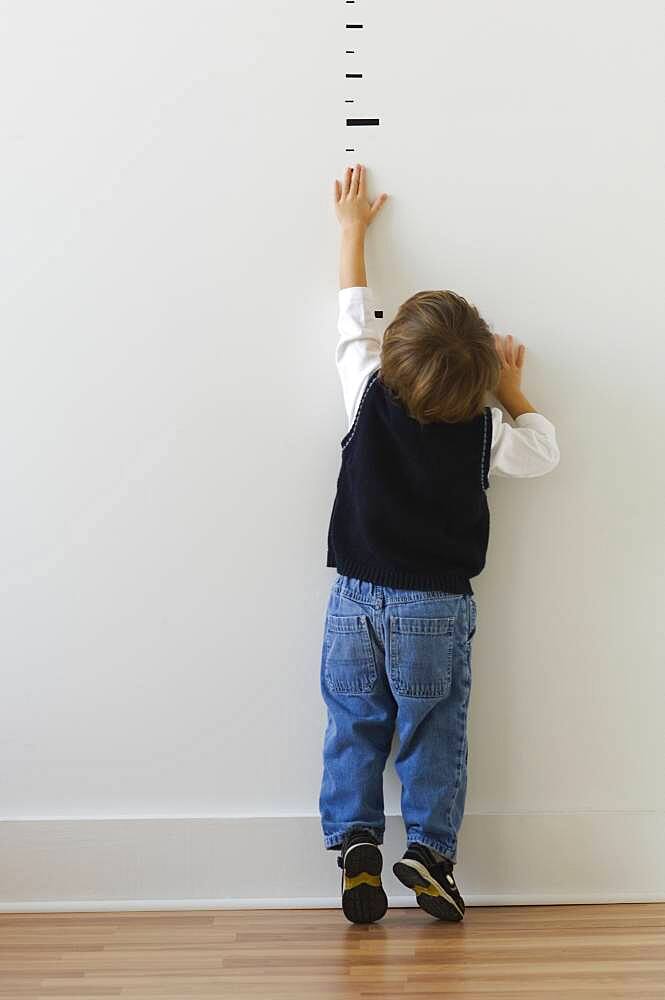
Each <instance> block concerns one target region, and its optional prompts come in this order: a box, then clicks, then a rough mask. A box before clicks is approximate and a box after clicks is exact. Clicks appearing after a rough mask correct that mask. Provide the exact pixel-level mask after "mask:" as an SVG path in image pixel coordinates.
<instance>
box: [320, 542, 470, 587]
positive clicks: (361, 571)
mask: <svg viewBox="0 0 665 1000" xmlns="http://www.w3.org/2000/svg"><path fill="white" fill-rule="evenodd" d="M326 566H330V567H332V568H333V569H336V570H337V572H338V573H340V574H341V575H342V576H352V577H355V578H356V579H357V580H367V581H368V582H369V583H377V584H379V585H380V586H383V587H394V588H395V589H397V590H442V591H445V593H447V594H473V588H472V586H471V581H470V579H469V577H468V576H464V574H462V573H454V572H444V573H418V572H412V571H408V570H402V569H394V568H389V569H379V568H377V567H376V566H370V565H368V564H367V563H364V562H363V561H362V560H359V559H339V558H337V559H336V558H335V556H334V554H333V553H332V552H330V551H328V557H327V562H326Z"/></svg>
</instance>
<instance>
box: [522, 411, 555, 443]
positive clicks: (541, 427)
mask: <svg viewBox="0 0 665 1000" xmlns="http://www.w3.org/2000/svg"><path fill="white" fill-rule="evenodd" d="M515 424H516V426H517V427H531V428H533V430H534V431H542V433H543V434H546V435H547V437H549V438H552V439H553V440H554V438H555V437H556V429H555V427H554V424H553V423H552V421H551V420H548V419H547V417H545V416H543V414H542V413H520V415H519V417H515Z"/></svg>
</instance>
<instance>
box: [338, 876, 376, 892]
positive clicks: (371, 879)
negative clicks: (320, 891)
mask: <svg viewBox="0 0 665 1000" xmlns="http://www.w3.org/2000/svg"><path fill="white" fill-rule="evenodd" d="M357 885H374V886H376V887H377V888H378V887H379V886H380V885H381V879H380V878H379V876H378V875H370V874H369V872H360V874H359V875H353V876H352V877H349V876H348V875H345V876H344V891H346V890H347V889H355V887H356V886H357Z"/></svg>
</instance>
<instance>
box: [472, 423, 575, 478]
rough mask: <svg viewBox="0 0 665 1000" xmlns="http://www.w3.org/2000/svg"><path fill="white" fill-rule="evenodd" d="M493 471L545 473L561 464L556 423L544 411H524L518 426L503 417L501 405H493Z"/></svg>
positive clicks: (528, 474)
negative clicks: (507, 421)
mask: <svg viewBox="0 0 665 1000" xmlns="http://www.w3.org/2000/svg"><path fill="white" fill-rule="evenodd" d="M491 409H492V446H491V449H490V468H489V473H490V475H495V476H518V477H520V478H523V479H527V478H532V477H534V476H544V475H545V473H547V472H551V471H552V469H555V468H556V466H557V465H558V464H559V458H560V455H559V446H558V444H557V440H556V430H555V427H554V424H553V423H551V421H549V420H548V419H547V417H544V416H543V414H542V413H522V414H521V415H520V416H519V417H516V418H515V426H514V427H513V426H511V425H510V424H508V423H506V422H505V421H504V419H503V413H502V412H501V410H500V409H499V407H498V406H493V407H492V408H491Z"/></svg>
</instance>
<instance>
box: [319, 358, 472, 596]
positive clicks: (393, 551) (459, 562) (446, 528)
mask: <svg viewBox="0 0 665 1000" xmlns="http://www.w3.org/2000/svg"><path fill="white" fill-rule="evenodd" d="M491 440H492V414H491V410H490V408H489V406H486V407H485V409H484V410H483V412H482V413H481V414H480V415H479V416H478V417H475V418H474V419H472V420H470V421H467V422H465V423H450V424H449V423H443V422H437V423H432V424H425V425H421V424H419V423H418V421H417V420H415V419H414V418H413V417H410V416H409V415H408V413H407V412H406V410H405V409H404V407H403V406H402V405H401V403H400V402H399V401H398V400H397V399H396V398H395V397H393V396H392V394H391V393H390V390H389V389H388V388H387V387H386V386H385V385H384V384H383V382H382V381H381V379H380V369H377V370H376V371H375V372H373V373H372V375H371V376H370V377H369V379H368V381H367V385H366V386H365V391H364V393H363V395H362V398H361V400H360V403H359V406H358V409H357V412H356V416H355V419H354V421H353V425H352V426H351V427H350V428H349V430H348V432H347V433H346V434H345V435H344V437H343V438H342V441H341V446H342V462H341V468H340V471H339V476H338V479H337V492H336V495H335V501H334V503H333V508H332V513H331V515H330V525H329V528H328V556H327V562H326V565H327V566H332V567H336V569H337V571H338V573H341V574H343V575H346V576H352V577H356V578H358V579H361V580H369V581H372V582H374V583H377V584H383V585H384V586H387V587H396V588H400V589H406V590H443V591H447V592H448V593H454V594H473V589H472V587H471V582H470V578H471V577H473V576H477V574H478V573H480V571H481V570H482V569H483V567H484V565H485V556H486V552H487V544H488V541H489V509H488V505H487V497H486V495H485V491H486V490H487V489H488V487H489V481H488V475H489V461H490V446H491Z"/></svg>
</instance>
